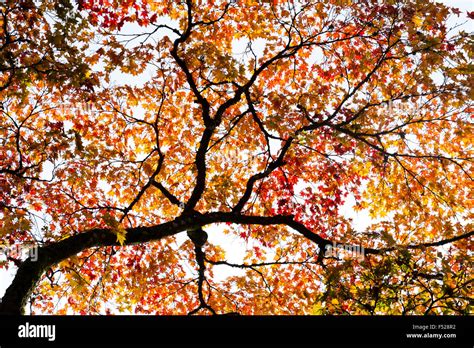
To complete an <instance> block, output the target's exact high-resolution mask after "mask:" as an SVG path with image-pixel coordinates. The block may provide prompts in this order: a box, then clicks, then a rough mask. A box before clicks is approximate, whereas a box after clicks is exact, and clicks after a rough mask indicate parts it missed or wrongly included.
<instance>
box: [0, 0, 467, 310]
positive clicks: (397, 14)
mask: <svg viewBox="0 0 474 348" xmlns="http://www.w3.org/2000/svg"><path fill="white" fill-rule="evenodd" d="M0 8H1V19H0V20H1V26H0V27H1V29H0V33H1V35H0V38H1V40H2V41H1V46H0V55H1V56H2V60H1V61H2V63H0V64H1V65H0V74H1V75H0V76H1V77H0V81H1V90H0V100H1V101H2V109H1V113H0V117H1V122H0V124H1V126H0V139H1V142H2V147H1V148H0V187H1V190H0V208H1V210H0V215H1V222H0V238H1V243H2V245H3V246H4V247H11V246H13V245H17V244H19V243H20V244H21V243H30V244H31V243H33V244H34V245H35V246H36V247H37V249H35V250H36V251H37V253H36V254H34V255H33V254H31V255H30V256H28V257H26V258H24V259H21V258H20V257H17V256H15V255H12V254H11V253H10V254H8V255H7V259H5V260H4V261H2V263H1V267H3V268H5V269H12V270H13V271H14V270H15V269H16V273H15V277H14V279H13V281H12V283H11V285H10V286H9V287H8V289H7V290H6V292H5V295H4V297H3V300H2V304H1V307H0V308H1V311H2V312H3V313H20V312H23V311H24V308H25V306H26V305H27V304H28V303H29V306H30V309H31V311H32V312H33V313H60V314H61V313H71V312H72V313H81V314H85V313H117V312H134V313H156V314H170V313H173V314H187V313H191V314H194V313H196V314H206V313H207V314H209V313H212V314H225V313H239V314H305V313H306V314H307V313H313V314H324V313H350V314H411V313H417V314H419V313H421V314H423V313H424V314H428V313H429V314H441V313H444V314H467V313H469V312H470V311H472V307H471V306H472V305H471V304H470V289H471V287H472V271H471V269H470V267H469V262H468V261H469V255H470V252H471V251H472V242H471V237H472V235H473V227H472V217H473V207H474V205H473V197H472V189H473V166H472V163H473V151H474V149H473V143H472V133H473V126H472V110H473V109H472V104H471V102H470V100H471V98H472V95H473V89H472V87H473V83H472V63H471V62H470V61H471V60H472V56H473V51H472V34H470V33H466V32H464V31H458V32H452V31H450V29H449V28H448V27H447V19H448V18H449V17H450V16H453V15H459V10H457V9H454V8H448V7H446V6H444V5H442V4H439V3H432V2H418V1H416V2H415V1H406V2H403V3H401V2H390V1H389V2H385V3H379V2H378V1H369V0H367V1H359V2H355V3H352V2H344V1H336V0H334V1H327V2H324V3H320V2H314V1H296V0H289V1H287V0H285V1H280V0H273V1H259V2H257V1H252V0H238V1H211V0H209V1H191V0H186V1H171V0H163V1H144V0H143V1H117V0H103V1H102V0H100V1H97V0H82V1H78V2H77V3H74V2H72V1H69V0H62V1H59V2H58V1H43V2H41V4H40V5H39V4H38V3H37V2H33V1H23V2H16V1H7V2H6V3H5V4H3V5H0ZM469 16H470V17H471V16H472V14H469ZM113 81H116V82H115V83H113ZM351 202H353V204H351ZM349 210H353V211H354V212H367V213H368V214H370V217H371V219H372V220H371V224H370V226H368V227H366V228H364V229H360V228H358V227H357V224H356V223H357V221H354V220H353V219H352V218H351V217H349V216H348V211H349ZM349 213H351V212H350V211H349ZM352 215H353V216H354V214H352ZM186 231H187V233H184V232H186ZM223 238H224V239H226V238H227V239H229V238H233V239H234V240H237V241H240V242H242V243H244V245H245V246H246V255H245V257H244V259H243V260H242V261H241V262H240V261H238V262H234V261H232V260H230V259H229V257H228V256H229V254H232V246H229V245H228V244H226V243H223V242H219V241H222V239H223ZM219 269H220V270H222V269H229V270H230V269H238V270H239V272H237V273H236V272H233V273H232V274H230V275H229V276H227V277H222V276H221V277H220V278H219V277H216V272H218V270H219ZM221 273H222V272H221ZM222 278H223V279H222Z"/></svg>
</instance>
